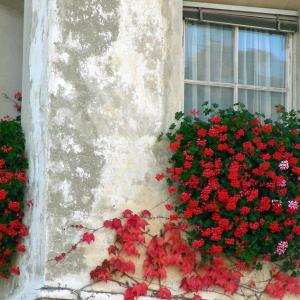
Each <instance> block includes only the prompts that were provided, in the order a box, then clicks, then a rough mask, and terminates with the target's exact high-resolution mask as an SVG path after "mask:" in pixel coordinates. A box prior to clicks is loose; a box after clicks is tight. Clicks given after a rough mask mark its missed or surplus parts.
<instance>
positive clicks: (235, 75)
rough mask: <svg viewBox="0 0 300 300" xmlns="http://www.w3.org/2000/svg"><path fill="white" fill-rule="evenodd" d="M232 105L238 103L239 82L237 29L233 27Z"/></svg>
mask: <svg viewBox="0 0 300 300" xmlns="http://www.w3.org/2000/svg"><path fill="white" fill-rule="evenodd" d="M233 55H234V56H233V63H234V66H233V82H234V92H233V103H234V104H236V103H238V82H239V28H238V26H236V27H234V45H233Z"/></svg>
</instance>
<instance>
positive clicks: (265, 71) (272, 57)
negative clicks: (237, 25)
mask: <svg viewBox="0 0 300 300" xmlns="http://www.w3.org/2000/svg"><path fill="white" fill-rule="evenodd" d="M285 65H286V37H285V35H283V34H278V33H271V32H266V31H258V30H255V29H240V30H239V83H242V84H248V85H256V86H267V87H285Z"/></svg>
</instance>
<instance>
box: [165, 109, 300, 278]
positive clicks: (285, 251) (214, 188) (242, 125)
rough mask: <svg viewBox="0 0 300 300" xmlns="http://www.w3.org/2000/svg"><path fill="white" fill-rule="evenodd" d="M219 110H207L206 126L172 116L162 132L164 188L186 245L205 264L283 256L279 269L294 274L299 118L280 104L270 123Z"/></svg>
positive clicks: (299, 199)
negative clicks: (183, 227)
mask: <svg viewBox="0 0 300 300" xmlns="http://www.w3.org/2000/svg"><path fill="white" fill-rule="evenodd" d="M216 108H217V105H214V106H213V107H212V108H208V107H206V106H205V104H204V111H203V113H204V116H207V120H203V119H202V118H199V117H197V115H195V112H194V117H190V116H184V115H183V114H182V113H177V114H176V120H177V121H178V122H179V124H175V123H174V124H172V125H171V127H170V131H169V132H168V133H167V137H168V139H169V141H170V145H169V146H170V150H171V151H172V153H173V154H172V156H171V158H170V164H171V167H170V168H168V169H167V174H168V175H167V183H168V185H169V192H170V193H177V194H178V196H179V199H180V202H179V203H178V204H177V205H176V212H177V213H178V214H179V215H180V217H182V218H183V219H184V220H186V221H187V222H188V223H189V224H190V225H191V228H190V230H189V241H190V243H191V244H192V245H193V247H194V248H196V249H198V250H199V252H200V253H201V255H202V259H203V260H204V261H205V260H209V259H211V258H213V257H214V256H215V255H216V254H221V253H223V254H225V255H226V256H227V257H235V258H238V259H239V260H241V261H243V262H245V263H246V264H247V265H251V264H255V262H256V260H257V258H258V257H264V258H266V259H268V260H271V261H277V260H282V259H283V258H285V262H284V265H283V268H284V269H285V270H293V275H299V258H300V256H299V249H300V238H299V235H300V218H299V205H300V196H299V188H300V135H299V128H300V126H299V125H300V120H299V115H298V114H297V112H296V111H291V112H290V113H287V112H286V111H285V110H284V108H283V107H280V106H279V107H277V112H278V119H277V120H276V121H272V120H270V119H265V118H264V117H263V116H262V115H256V114H252V113H250V112H249V111H248V110H246V109H245V108H244V106H242V105H240V106H237V107H236V108H229V109H226V110H216ZM196 113H197V112H196ZM208 116H210V117H208ZM256 267H257V268H260V265H257V266H256Z"/></svg>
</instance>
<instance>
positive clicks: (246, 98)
mask: <svg viewBox="0 0 300 300" xmlns="http://www.w3.org/2000/svg"><path fill="white" fill-rule="evenodd" d="M239 102H241V103H244V104H245V105H246V107H247V108H248V110H249V111H250V112H252V113H255V112H259V113H262V114H264V115H265V116H266V117H267V118H271V119H273V120H275V119H276V118H277V114H276V112H275V106H276V105H284V103H285V94H284V93H275V92H257V91H252V90H242V89H240V90H239Z"/></svg>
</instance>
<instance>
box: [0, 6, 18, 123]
mask: <svg viewBox="0 0 300 300" xmlns="http://www.w3.org/2000/svg"><path fill="white" fill-rule="evenodd" d="M13 2H14V1H13ZM22 42H23V12H22V11H21V10H19V9H17V7H15V6H12V5H8V3H6V2H2V1H0V45H1V47H0V118H2V117H3V116H5V115H10V116H12V117H14V116H16V114H17V113H16V110H15V109H14V107H13V105H14V102H12V101H8V100H5V98H4V97H3V93H4V94H7V95H9V96H10V97H13V95H14V93H15V92H16V91H19V90H21V88H22V44H23V43H22Z"/></svg>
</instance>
